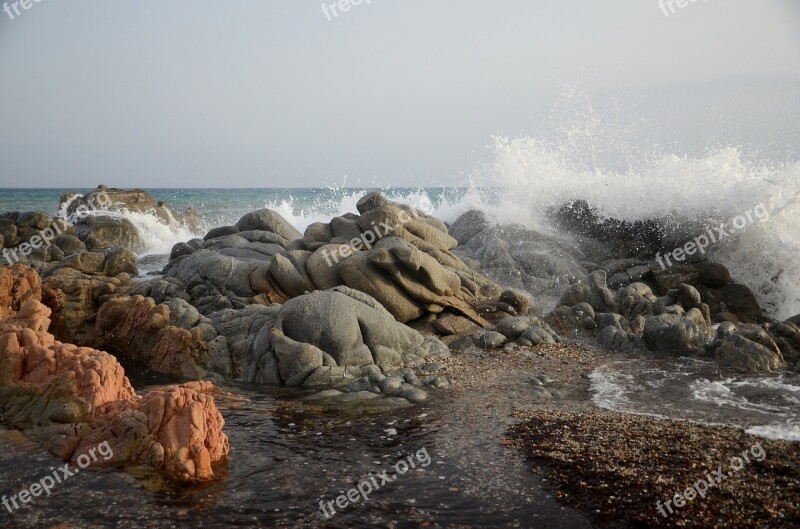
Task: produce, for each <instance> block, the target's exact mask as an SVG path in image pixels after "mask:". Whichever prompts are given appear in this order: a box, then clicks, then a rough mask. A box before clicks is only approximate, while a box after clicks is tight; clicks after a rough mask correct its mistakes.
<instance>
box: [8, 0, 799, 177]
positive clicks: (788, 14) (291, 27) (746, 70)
mask: <svg viewBox="0 0 800 529" xmlns="http://www.w3.org/2000/svg"><path fill="white" fill-rule="evenodd" d="M2 1H3V0H0V2H2ZM343 1H344V0H343ZM6 3H7V4H8V2H6ZM11 4H13V2H11ZM334 4H335V2H334V1H333V0H327V1H324V2H320V1H319V0H317V1H306V0H228V1H226V2H210V1H207V0H170V1H169V2H164V1H155V0H137V1H136V2H123V1H120V0H69V1H68V2H67V1H56V0H41V1H40V2H37V3H33V4H32V5H31V6H30V9H28V10H22V9H21V8H20V14H19V15H16V14H15V13H14V10H13V6H12V5H9V6H8V7H9V10H10V12H11V15H9V14H8V13H6V12H0V86H2V91H1V92H0V94H2V97H0V187H59V188H63V187H83V188H86V187H94V186H95V185H97V184H100V183H103V184H106V185H110V186H118V187H144V188H148V187H149V188H156V187H161V188H163V187H315V186H322V185H332V186H341V185H347V186H352V185H367V184H378V185H396V186H409V185H412V186H427V185H453V184H459V183H463V182H464V179H465V178H466V177H467V176H468V175H469V174H470V173H471V172H472V171H474V170H475V167H476V166H479V165H480V164H481V163H482V161H484V160H486V159H491V149H490V148H489V146H490V145H491V144H492V137H493V136H494V135H500V136H511V137H514V136H520V135H532V136H536V135H540V134H544V135H546V134H548V130H547V127H553V123H552V121H547V120H545V119H543V118H542V116H545V115H548V114H552V111H553V109H554V108H555V109H558V108H559V107H558V105H562V106H563V105H564V98H565V94H574V93H575V92H576V91H577V92H578V93H580V94H581V96H580V98H579V99H580V100H581V101H582V102H583V103H582V104H588V105H590V106H591V107H592V108H593V109H594V110H595V111H596V112H598V114H600V115H603V114H605V113H611V112H619V109H620V108H622V114H624V116H625V118H624V119H627V120H630V121H631V122H636V123H645V125H643V126H642V127H641V131H640V133H641V137H642V138H647V139H648V140H647V141H650V139H652V140H653V141H658V142H662V143H664V144H665V145H669V146H670V147H673V146H674V148H675V149H679V150H681V152H687V153H691V152H695V151H698V150H699V149H701V148H704V147H706V146H707V145H709V144H710V143H714V142H718V143H720V144H734V145H742V146H744V147H745V148H749V149H753V150H758V151H767V152H768V154H769V155H771V156H774V157H778V158H781V157H784V158H792V159H796V155H795V151H800V132H799V131H798V127H800V2H797V1H796V0H758V1H756V0H698V1H689V2H688V4H687V5H686V6H685V7H682V8H679V7H678V6H677V5H674V7H675V12H674V13H672V12H670V9H669V7H667V6H666V5H664V8H663V10H662V8H661V7H660V5H659V1H658V0H602V1H597V0H558V1H553V0H495V1H492V2H489V1H488V0H483V1H479V0H458V1H456V0H435V1H432V0H403V1H400V0H370V1H369V3H368V2H367V1H366V0H364V1H362V2H361V3H360V4H359V5H352V6H351V7H350V9H349V10H347V11H340V10H339V9H338V8H337V10H336V13H335V14H334V13H333V12H332V8H331V7H330V6H333V5H334ZM323 7H324V8H325V9H323ZM325 10H327V12H328V14H327V15H326V14H325ZM665 13H666V14H665ZM12 15H13V17H14V18H13V19H12ZM587 101H588V102H589V103H586V102H587ZM637 130H639V129H637Z"/></svg>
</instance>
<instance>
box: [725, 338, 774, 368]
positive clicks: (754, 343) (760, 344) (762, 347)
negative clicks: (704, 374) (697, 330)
mask: <svg viewBox="0 0 800 529" xmlns="http://www.w3.org/2000/svg"><path fill="white" fill-rule="evenodd" d="M716 358H717V362H719V365H720V366H721V367H725V368H728V369H731V370H734V371H739V372H742V373H766V372H769V371H774V370H776V369H780V368H782V367H783V366H784V359H783V356H782V355H781V352H780V350H779V349H778V346H777V345H775V342H773V341H772V339H771V338H769V336H768V335H767V334H766V333H764V332H763V331H756V332H753V333H749V334H747V335H743V334H734V335H731V336H728V337H727V338H725V340H723V342H722V345H720V347H719V348H718V349H717V352H716Z"/></svg>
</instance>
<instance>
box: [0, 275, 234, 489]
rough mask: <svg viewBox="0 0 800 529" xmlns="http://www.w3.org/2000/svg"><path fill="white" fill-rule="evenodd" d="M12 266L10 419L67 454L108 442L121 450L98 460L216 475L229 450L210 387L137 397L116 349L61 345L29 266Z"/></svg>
mask: <svg viewBox="0 0 800 529" xmlns="http://www.w3.org/2000/svg"><path fill="white" fill-rule="evenodd" d="M5 270H6V269H0V287H5V288H7V289H8V290H6V291H0V300H8V305H7V306H5V305H4V307H5V310H6V312H5V316H6V318H5V319H0V416H2V419H3V420H4V421H5V422H6V423H8V424H11V425H12V426H14V427H18V428H24V429H26V430H29V431H30V432H31V433H32V434H33V435H34V436H35V437H37V438H40V439H41V440H42V442H43V444H45V446H47V448H48V449H49V450H51V451H52V452H53V453H55V454H57V455H58V456H60V457H61V458H63V459H65V460H73V461H74V460H76V459H77V458H78V457H80V456H81V455H83V454H88V453H90V451H91V450H92V449H94V448H96V447H97V446H99V445H101V444H103V443H105V442H108V445H109V446H110V447H111V448H112V449H113V455H112V456H111V457H109V458H108V459H102V460H100V461H98V462H97V464H101V465H103V464H105V465H118V464H126V463H143V464H147V465H150V466H152V467H154V468H157V469H163V470H164V471H165V472H166V473H167V474H169V475H170V476H171V477H174V478H176V479H180V480H187V481H194V480H207V479H211V478H213V477H214V473H213V470H212V463H214V462H217V461H221V460H223V459H224V458H225V457H226V456H227V455H228V453H229V451H230V446H229V442H228V438H227V436H226V435H225V434H224V433H223V432H222V428H223V426H224V424H225V422H224V420H223V418H222V415H221V414H220V413H219V410H218V409H217V407H216V405H215V404H214V399H213V397H212V396H211V395H210V394H209V392H210V391H211V390H212V389H213V385H212V384H211V383H208V382H202V383H199V382H198V383H191V384H186V385H182V386H169V387H165V388H161V389H158V390H155V391H152V392H150V393H148V394H146V395H145V396H144V397H140V396H137V395H136V393H135V391H134V390H133V387H131V384H130V382H129V381H128V378H127V377H126V376H125V371H124V369H123V368H122V366H121V365H120V364H119V363H118V362H117V360H116V358H114V357H113V356H112V355H110V354H108V353H106V352H103V351H98V350H96V349H92V348H89V347H78V346H75V345H71V344H63V343H61V342H58V341H56V340H55V339H54V337H53V336H52V335H51V334H49V333H48V332H47V329H48V327H49V325H50V319H49V317H50V314H51V311H50V309H49V308H47V307H46V306H44V305H43V304H42V303H40V302H39V300H38V299H39V298H40V297H41V288H40V286H39V285H40V284H41V283H40V282H38V283H37V281H36V279H35V277H34V276H31V274H30V273H28V272H27V271H24V270H19V269H16V270H12V271H11V273H10V275H9V272H6V271H5ZM34 274H35V272H34ZM26 289H27V290H26ZM4 296H5V297H4ZM23 300H24V301H23ZM15 309H16V312H15Z"/></svg>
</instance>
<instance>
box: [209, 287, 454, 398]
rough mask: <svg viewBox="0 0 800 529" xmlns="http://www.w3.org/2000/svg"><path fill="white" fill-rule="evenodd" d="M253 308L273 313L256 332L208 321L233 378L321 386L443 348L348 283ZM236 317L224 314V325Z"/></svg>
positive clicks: (434, 354) (420, 359) (442, 351)
mask: <svg viewBox="0 0 800 529" xmlns="http://www.w3.org/2000/svg"><path fill="white" fill-rule="evenodd" d="M260 310H262V311H263V313H264V314H265V315H266V314H267V313H269V315H271V316H273V317H274V321H269V319H268V320H267V321H266V325H264V327H262V328H261V329H260V330H254V329H253V327H252V325H251V326H249V327H248V328H246V329H245V328H238V329H235V330H231V329H226V328H224V327H223V326H222V325H221V324H220V323H215V326H216V327H217V329H218V330H219V332H220V334H221V335H225V336H226V337H227V339H228V342H229V348H230V350H231V355H232V357H233V358H234V359H236V363H237V364H239V365H241V366H242V369H241V370H240V378H241V379H242V380H245V381H247V382H255V383H262V384H285V385H293V386H298V385H307V386H317V385H328V384H333V383H336V382H341V381H342V380H348V379H352V378H357V377H361V376H365V375H367V374H369V373H371V372H372V373H374V372H375V370H377V372H378V373H379V372H380V370H381V369H383V370H384V371H387V372H390V371H396V370H397V369H399V368H402V367H403V366H415V365H420V364H422V363H423V362H424V360H425V359H426V358H430V357H438V356H444V355H448V354H449V351H448V349H447V347H446V346H445V345H444V344H442V343H441V342H439V341H438V340H436V339H434V338H431V337H423V336H422V335H421V334H419V333H418V332H417V331H415V330H413V329H411V328H409V327H407V326H405V325H403V324H401V323H399V322H398V321H396V320H395V319H394V318H393V317H392V315H391V314H390V313H389V312H388V311H387V310H386V309H384V308H383V306H382V305H381V304H380V303H378V302H377V301H376V300H375V299H373V298H371V297H369V296H367V295H366V294H364V293H362V292H358V291H355V290H352V289H350V288H347V287H337V288H335V289H332V290H328V291H325V292H314V293H312V294H306V295H303V296H298V297H296V298H293V299H291V300H289V301H287V302H286V304H284V305H283V306H282V307H280V306H277V305H274V306H272V307H263V308H262V309H260ZM227 312H228V313H231V314H233V313H234V312H235V311H227ZM236 321H237V320H235V319H230V318H229V322H228V325H234V324H235V322H236ZM259 321H260V323H264V320H263V319H262V320H259ZM236 337H239V339H238V341H235V340H236ZM245 337H247V338H245ZM248 355H249V358H248Z"/></svg>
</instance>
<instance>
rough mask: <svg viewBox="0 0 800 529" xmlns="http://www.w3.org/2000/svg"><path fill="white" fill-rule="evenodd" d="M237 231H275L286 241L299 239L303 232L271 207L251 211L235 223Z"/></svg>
mask: <svg viewBox="0 0 800 529" xmlns="http://www.w3.org/2000/svg"><path fill="white" fill-rule="evenodd" d="M236 227H237V228H238V229H239V231H249V230H255V231H271V232H273V233H277V234H278V235H280V236H281V237H283V238H284V239H286V240H287V241H293V240H295V239H301V238H302V237H303V234H302V233H300V232H299V231H297V228H295V227H294V226H292V225H291V224H289V222H288V221H287V220H286V219H284V218H283V217H281V216H280V214H279V213H277V212H275V211H272V210H271V209H260V210H258V211H253V212H250V213H248V214H246V215H245V216H243V217H242V218H241V219H239V222H237V223H236Z"/></svg>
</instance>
